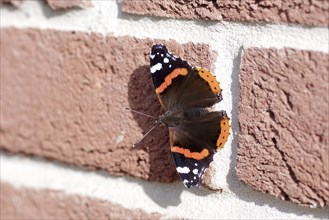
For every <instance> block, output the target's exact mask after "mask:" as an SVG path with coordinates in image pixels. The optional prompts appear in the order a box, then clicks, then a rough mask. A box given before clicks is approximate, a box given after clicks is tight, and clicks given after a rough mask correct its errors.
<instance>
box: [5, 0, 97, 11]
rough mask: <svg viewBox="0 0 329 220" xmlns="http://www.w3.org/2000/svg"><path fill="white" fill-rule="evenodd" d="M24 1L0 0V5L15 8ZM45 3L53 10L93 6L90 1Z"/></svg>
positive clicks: (47, 1) (50, 0)
mask: <svg viewBox="0 0 329 220" xmlns="http://www.w3.org/2000/svg"><path fill="white" fill-rule="evenodd" d="M24 1H26V0H0V4H2V3H6V4H11V5H13V6H16V7H17V6H19V5H20V4H22V3H23V2H24ZM45 2H46V3H47V4H48V6H49V7H50V8H51V9H53V10H61V9H69V8H86V7H91V6H92V5H93V4H92V2H91V0H45Z"/></svg>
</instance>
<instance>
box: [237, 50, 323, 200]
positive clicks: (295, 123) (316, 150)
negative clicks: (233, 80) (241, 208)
mask: <svg viewBox="0 0 329 220" xmlns="http://www.w3.org/2000/svg"><path fill="white" fill-rule="evenodd" d="M328 58H329V56H328V55H327V54H323V53H320V52H310V51H298V50H292V49H282V50H275V49H257V48H254V49H247V50H246V51H245V53H244V56H243V59H242V65H241V75H240V105H239V123H240V133H239V138H238V142H239V143H238V145H239V146H238V155H237V175H238V176H239V178H240V179H241V180H242V181H243V182H245V183H247V184H249V185H250V186H252V187H253V188H254V189H257V190H260V191H262V192H267V193H270V194H272V195H275V196H278V197H280V198H281V199H285V200H291V201H293V202H295V203H298V204H302V205H309V206H311V205H312V206H314V205H320V206H324V205H326V206H328V205H329V169H328V167H329V156H328V151H329V128H328V126H329V121H328V115H329V109H328V106H329V91H328V90H329V89H328V83H329V81H328V71H329V63H328Z"/></svg>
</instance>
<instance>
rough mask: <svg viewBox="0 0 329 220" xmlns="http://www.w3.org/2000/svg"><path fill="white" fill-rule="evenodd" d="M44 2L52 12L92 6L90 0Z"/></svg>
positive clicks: (52, 0)
mask: <svg viewBox="0 0 329 220" xmlns="http://www.w3.org/2000/svg"><path fill="white" fill-rule="evenodd" d="M46 2H47V4H48V5H49V7H50V8H51V9H53V10H60V9H68V8H86V7H91V6H92V2H91V0H69V1H68V0H46Z"/></svg>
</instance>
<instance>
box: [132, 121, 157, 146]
mask: <svg viewBox="0 0 329 220" xmlns="http://www.w3.org/2000/svg"><path fill="white" fill-rule="evenodd" d="M156 126H158V124H155V125H154V126H153V127H152V128H151V129H150V130H149V131H148V132H146V134H144V135H143V137H141V138H140V139H139V140H138V141H136V143H135V144H133V147H135V146H136V145H137V144H139V142H141V141H142V140H143V139H144V138H145V137H146V136H147V135H148V134H149V133H150V132H151V131H152V130H153V129H154V128H155V127H156Z"/></svg>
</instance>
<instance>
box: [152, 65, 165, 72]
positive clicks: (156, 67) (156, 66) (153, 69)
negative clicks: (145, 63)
mask: <svg viewBox="0 0 329 220" xmlns="http://www.w3.org/2000/svg"><path fill="white" fill-rule="evenodd" d="M161 69H162V63H157V64H155V65H154V66H152V67H151V73H155V72H156V71H158V70H161Z"/></svg>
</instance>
